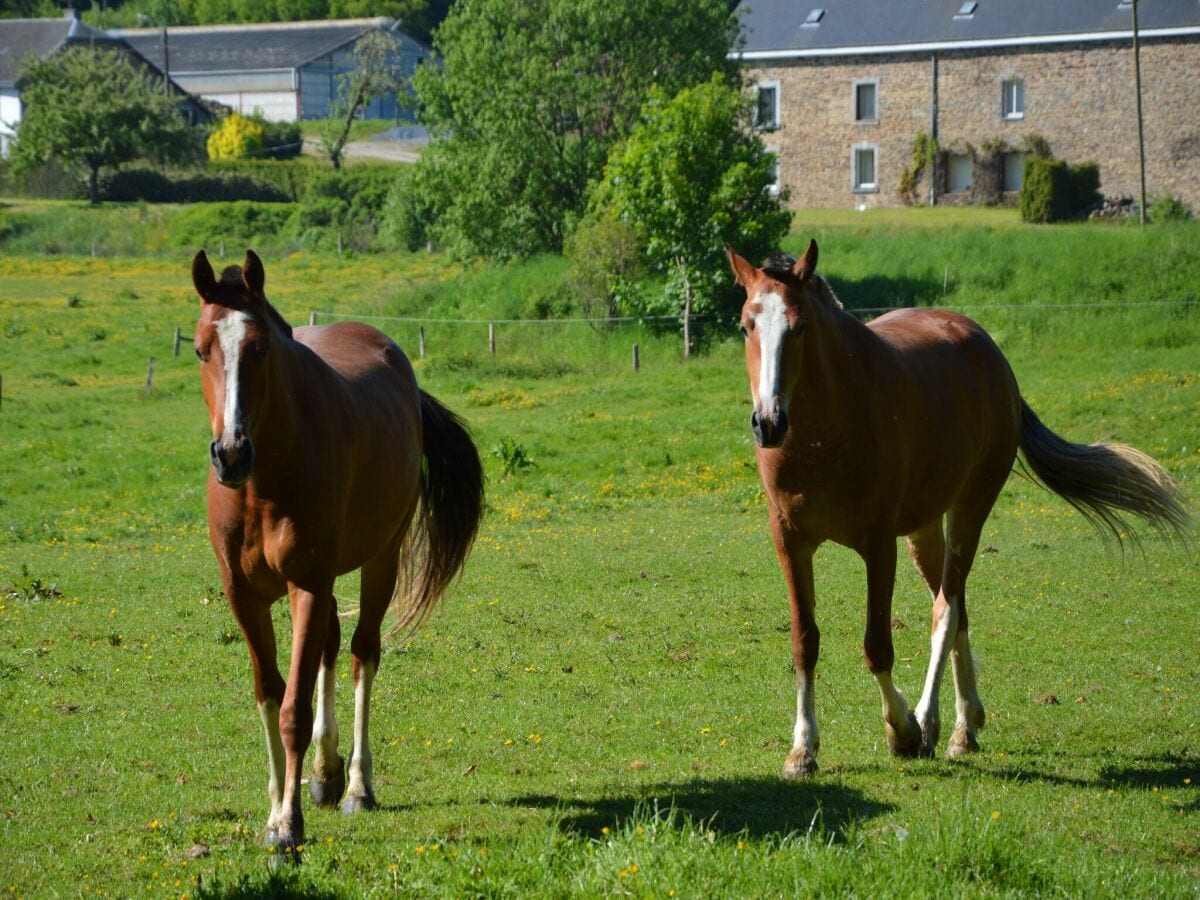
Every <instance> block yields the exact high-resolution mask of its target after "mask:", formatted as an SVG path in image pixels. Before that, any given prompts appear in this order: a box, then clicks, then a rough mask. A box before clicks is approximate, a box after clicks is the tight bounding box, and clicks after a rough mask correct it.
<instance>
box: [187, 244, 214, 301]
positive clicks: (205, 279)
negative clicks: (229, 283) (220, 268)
mask: <svg viewBox="0 0 1200 900" xmlns="http://www.w3.org/2000/svg"><path fill="white" fill-rule="evenodd" d="M192 284H193V285H194V286H195V288H196V293H197V294H199V295H200V300H201V301H202V302H204V303H212V302H213V298H214V297H215V296H216V293H217V277H216V275H214V274H213V267H212V264H211V263H210V262H209V261H208V256H207V255H205V253H204V251H203V250H201V251H200V252H199V253H197V254H196V256H195V258H194V259H192Z"/></svg>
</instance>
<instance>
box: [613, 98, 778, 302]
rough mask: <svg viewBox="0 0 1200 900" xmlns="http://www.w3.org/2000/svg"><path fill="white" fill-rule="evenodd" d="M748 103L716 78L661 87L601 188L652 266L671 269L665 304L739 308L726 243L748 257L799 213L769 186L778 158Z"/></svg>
mask: <svg viewBox="0 0 1200 900" xmlns="http://www.w3.org/2000/svg"><path fill="white" fill-rule="evenodd" d="M749 125H750V100H749V98H748V97H746V96H745V95H743V94H742V93H741V92H739V91H737V90H735V89H733V88H731V87H729V86H727V85H726V84H724V83H723V82H722V81H721V80H720V79H719V78H716V77H714V78H713V79H712V80H710V81H709V82H707V83H706V84H701V85H698V86H696V87H693V88H687V89H685V90H683V91H681V92H680V93H679V94H677V95H676V96H675V97H674V98H670V97H668V95H667V94H666V93H665V92H663V91H661V90H657V89H655V90H654V91H652V92H651V96H650V99H649V101H648V102H647V104H646V107H645V110H644V112H643V119H642V122H641V124H640V125H639V126H638V127H637V128H636V129H634V131H633V133H632V134H631V135H630V136H629V139H628V140H627V141H626V142H625V143H624V144H623V145H622V146H620V147H619V148H617V149H616V150H615V151H614V153H613V155H612V157H611V158H610V160H609V163H608V166H607V168H606V170H605V178H604V181H603V183H602V184H601V185H599V187H598V188H597V190H596V193H595V195H594V205H595V209H596V210H598V213H597V214H604V213H605V212H607V211H608V210H610V209H611V211H612V212H613V213H615V214H616V216H617V218H619V219H621V220H623V221H626V222H629V223H631V224H632V225H633V227H634V229H635V230H636V232H637V234H638V236H639V238H640V240H641V243H642V246H643V247H644V249H645V254H646V258H647V261H648V262H649V263H650V265H651V266H652V267H654V268H655V269H658V270H660V271H663V272H665V273H666V274H667V294H666V296H665V297H664V298H662V300H660V304H663V305H660V306H658V307H657V308H651V309H647V310H645V312H671V311H674V310H678V309H679V304H680V302H682V307H683V310H684V312H685V315H686V313H689V312H700V313H715V314H717V315H721V316H729V315H731V314H733V313H734V311H735V310H734V308H733V306H732V305H731V303H730V301H731V299H732V288H731V286H730V284H729V279H728V277H727V275H726V273H725V256H724V252H723V247H724V245H725V244H727V243H728V244H732V245H734V246H736V247H737V248H738V250H739V252H741V253H743V254H744V255H747V256H749V257H750V258H758V257H760V256H763V255H765V254H766V253H768V252H770V251H771V250H772V249H774V248H775V247H776V246H777V244H778V242H779V240H780V239H781V238H782V237H783V236H784V235H785V234H786V233H787V230H788V227H789V225H790V223H791V213H790V212H788V211H787V210H786V209H784V208H783V205H782V203H781V199H785V198H781V197H779V196H775V195H774V194H772V193H771V191H770V190H769V187H770V185H771V184H772V183H773V182H774V180H775V176H774V161H773V160H772V158H771V155H770V154H769V153H767V152H766V150H765V149H764V148H763V144H762V141H761V140H760V139H759V137H758V135H757V134H756V133H755V132H754V131H753V130H752V129H751V128H750V127H749Z"/></svg>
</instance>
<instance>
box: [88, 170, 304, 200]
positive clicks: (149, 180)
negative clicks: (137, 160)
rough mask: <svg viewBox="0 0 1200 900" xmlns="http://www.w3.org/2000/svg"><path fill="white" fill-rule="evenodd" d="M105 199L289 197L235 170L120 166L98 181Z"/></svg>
mask: <svg viewBox="0 0 1200 900" xmlns="http://www.w3.org/2000/svg"><path fill="white" fill-rule="evenodd" d="M100 196H101V197H102V198H103V199H104V200H115V201H118V202H123V203H131V202H134V201H138V200H141V201H145V202H148V203H219V202H232V201H237V200H252V201H255V202H258V203H287V202H289V201H290V200H291V197H290V196H288V194H287V193H285V192H284V191H282V190H280V189H279V188H277V187H276V186H275V185H273V184H271V183H270V182H267V181H261V180H259V179H256V178H252V177H250V176H248V175H240V174H237V173H234V172H227V173H226V172H217V173H208V172H178V173H176V172H169V171H161V170H158V169H140V168H139V169H122V170H120V171H119V172H114V173H113V174H112V175H108V176H106V177H104V178H102V179H101V180H100Z"/></svg>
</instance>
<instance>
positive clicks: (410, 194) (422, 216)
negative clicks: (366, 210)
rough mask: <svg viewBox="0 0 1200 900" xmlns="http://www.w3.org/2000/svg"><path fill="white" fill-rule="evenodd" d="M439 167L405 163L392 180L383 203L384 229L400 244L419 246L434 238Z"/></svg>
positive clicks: (392, 239) (412, 248)
mask: <svg viewBox="0 0 1200 900" xmlns="http://www.w3.org/2000/svg"><path fill="white" fill-rule="evenodd" d="M437 174H438V173H437V170H436V169H434V168H433V167H432V166H423V165H420V164H418V165H415V166H406V167H404V168H403V169H401V170H400V171H399V172H398V173H397V176H396V180H395V181H394V182H393V183H392V188H391V191H390V192H389V193H388V197H387V200H386V202H385V203H384V206H383V232H384V234H386V235H387V237H388V238H389V239H390V240H391V241H392V242H393V243H394V244H396V245H397V246H400V247H404V248H405V249H407V250H410V251H412V250H418V249H420V248H421V247H424V246H425V245H426V244H428V243H429V242H430V241H432V240H433V239H434V234H433V233H434V227H435V225H436V223H437V219H438V212H439V207H440V205H441V204H440V203H439V199H440V198H441V197H442V196H443V195H442V194H441V193H440V192H439V191H438V189H437V187H436V184H435V179H436V177H437Z"/></svg>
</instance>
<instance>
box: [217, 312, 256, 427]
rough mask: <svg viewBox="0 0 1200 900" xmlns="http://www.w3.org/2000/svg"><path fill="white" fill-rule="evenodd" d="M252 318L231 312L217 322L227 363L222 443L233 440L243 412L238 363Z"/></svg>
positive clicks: (223, 356) (222, 351)
mask: <svg viewBox="0 0 1200 900" xmlns="http://www.w3.org/2000/svg"><path fill="white" fill-rule="evenodd" d="M248 321H250V317H249V316H248V315H246V313H244V312H231V313H230V314H229V315H227V316H225V317H224V318H223V319H221V321H219V322H217V340H218V341H219V342H220V344H221V358H222V359H223V360H224V361H225V428H224V433H223V434H222V441H223V442H224V443H226V444H228V443H229V442H230V441H232V440H233V435H234V433H235V432H236V431H237V426H238V423H239V422H241V420H242V410H241V406H240V405H239V400H238V394H239V391H238V368H239V366H238V363H239V362H240V361H241V360H240V356H239V354H240V353H241V348H242V341H244V340H245V339H246V323H247V322H248Z"/></svg>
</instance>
